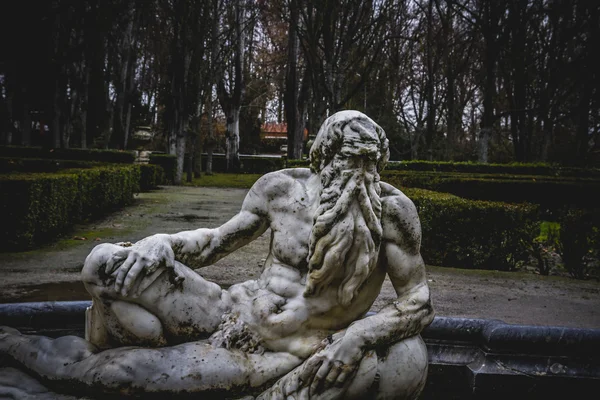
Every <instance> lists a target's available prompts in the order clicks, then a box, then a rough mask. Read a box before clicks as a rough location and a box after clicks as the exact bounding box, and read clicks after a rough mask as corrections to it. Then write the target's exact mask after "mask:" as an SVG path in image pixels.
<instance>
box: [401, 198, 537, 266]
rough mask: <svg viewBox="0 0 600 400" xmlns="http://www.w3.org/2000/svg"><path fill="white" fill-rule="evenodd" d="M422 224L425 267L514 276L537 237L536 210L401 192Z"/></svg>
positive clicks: (529, 205) (518, 206) (527, 207)
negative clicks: (479, 270)
mask: <svg viewBox="0 0 600 400" xmlns="http://www.w3.org/2000/svg"><path fill="white" fill-rule="evenodd" d="M404 193H405V194H406V195H407V196H408V197H409V198H410V199H411V200H412V201H413V202H414V203H415V205H416V207H417V210H418V212H419V217H420V219H421V228H422V231H423V242H422V244H421V252H422V254H423V258H424V259H425V262H426V263H428V264H431V265H440V266H447V267H458V268H478V269H496V270H506V271H509V270H513V269H515V268H516V267H517V266H518V265H519V262H520V261H523V260H525V259H526V258H527V255H528V249H529V247H530V246H531V243H533V240H534V238H535V237H536V236H537V235H538V234H539V207H538V206H536V205H531V204H507V203H502V202H491V201H477V200H468V199H463V198H460V197H457V196H453V195H451V194H446V193H436V192H432V191H429V190H423V189H406V190H404Z"/></svg>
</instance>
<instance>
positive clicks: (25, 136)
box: [21, 86, 31, 146]
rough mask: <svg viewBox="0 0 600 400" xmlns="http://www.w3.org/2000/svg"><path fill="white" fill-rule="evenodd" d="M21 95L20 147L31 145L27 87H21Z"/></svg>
mask: <svg viewBox="0 0 600 400" xmlns="http://www.w3.org/2000/svg"><path fill="white" fill-rule="evenodd" d="M21 94H22V96H23V99H22V102H23V103H22V109H23V117H22V119H21V145H22V146H30V145H31V113H30V111H29V98H28V91H27V87H26V86H23V88H22V90H21Z"/></svg>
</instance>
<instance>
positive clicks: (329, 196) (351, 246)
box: [304, 170, 382, 306]
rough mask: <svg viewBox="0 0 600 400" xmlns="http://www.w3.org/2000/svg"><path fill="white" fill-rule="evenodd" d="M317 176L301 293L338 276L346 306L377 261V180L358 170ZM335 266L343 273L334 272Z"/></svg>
mask: <svg viewBox="0 0 600 400" xmlns="http://www.w3.org/2000/svg"><path fill="white" fill-rule="evenodd" d="M324 172H329V174H327V173H326V174H325V175H323V178H322V184H323V191H322V193H321V199H320V200H321V201H320V204H319V208H318V210H317V213H316V216H315V221H314V224H313V228H312V231H311V235H310V242H309V249H310V250H309V255H308V270H309V272H308V278H307V282H306V290H305V292H304V295H305V296H307V297H308V296H312V295H318V294H319V293H320V292H321V291H322V290H323V289H324V288H326V287H328V286H329V285H330V284H331V282H332V281H333V280H334V279H335V278H338V279H340V278H341V279H343V280H342V282H341V284H340V286H339V288H338V294H337V297H338V302H339V303H340V304H341V305H343V306H348V305H349V304H350V303H351V301H352V299H353V298H354V296H356V294H357V292H358V290H359V289H360V287H361V285H362V284H363V283H364V282H365V281H366V280H367V278H368V277H369V275H370V274H371V272H372V271H373V269H374V268H375V266H376V264H377V259H378V256H379V246H380V244H381V236H382V228H381V222H380V219H381V200H380V197H379V195H380V187H379V182H378V181H375V176H374V175H372V174H368V173H366V172H365V171H363V170H352V171H343V172H341V173H340V174H337V173H335V172H333V171H324ZM340 269H341V271H343V274H340Z"/></svg>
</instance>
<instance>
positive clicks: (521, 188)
mask: <svg viewBox="0 0 600 400" xmlns="http://www.w3.org/2000/svg"><path fill="white" fill-rule="evenodd" d="M381 179H382V180H383V181H385V182H388V183H389V184H391V185H393V186H396V187H398V188H403V187H418V188H422V189H429V190H434V191H436V192H447V193H452V194H454V195H457V196H460V197H466V198H469V199H476V200H490V201H503V202H515V203H518V202H529V203H536V204H540V205H542V206H544V207H547V208H550V209H557V208H560V207H562V206H564V205H567V204H571V205H576V206H580V207H590V206H591V207H593V206H595V205H596V204H598V202H599V201H600V180H596V179H590V178H580V179H577V178H553V177H544V176H511V175H489V174H464V173H463V174H460V173H455V174H452V173H436V172H414V171H383V172H382V174H381Z"/></svg>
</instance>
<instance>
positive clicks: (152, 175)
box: [138, 164, 165, 192]
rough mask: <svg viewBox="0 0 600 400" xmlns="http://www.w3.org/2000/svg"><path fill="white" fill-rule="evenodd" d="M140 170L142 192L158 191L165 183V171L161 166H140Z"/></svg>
mask: <svg viewBox="0 0 600 400" xmlns="http://www.w3.org/2000/svg"><path fill="white" fill-rule="evenodd" d="M138 166H139V168H140V190H141V191H142V192H145V191H148V190H152V189H156V188H157V187H158V185H162V184H164V182H165V170H164V169H163V168H162V167H161V166H160V165H152V164H138Z"/></svg>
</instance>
